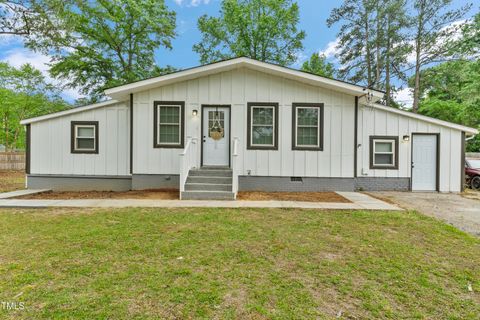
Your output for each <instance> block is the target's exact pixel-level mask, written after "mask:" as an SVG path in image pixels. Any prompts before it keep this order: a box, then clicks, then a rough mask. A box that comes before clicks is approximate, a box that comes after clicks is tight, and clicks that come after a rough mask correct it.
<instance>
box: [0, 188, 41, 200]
mask: <svg viewBox="0 0 480 320" xmlns="http://www.w3.org/2000/svg"><path fill="white" fill-rule="evenodd" d="M47 191H50V189H25V190H16V191H10V192H3V193H0V199H9V198H15V197H20V196H27V195H30V194H35V193H41V192H47Z"/></svg>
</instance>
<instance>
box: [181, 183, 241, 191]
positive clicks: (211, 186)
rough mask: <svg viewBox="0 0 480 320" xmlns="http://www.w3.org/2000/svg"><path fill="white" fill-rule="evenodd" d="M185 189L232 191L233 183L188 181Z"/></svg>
mask: <svg viewBox="0 0 480 320" xmlns="http://www.w3.org/2000/svg"><path fill="white" fill-rule="evenodd" d="M185 191H232V185H231V184H216V183H186V184H185Z"/></svg>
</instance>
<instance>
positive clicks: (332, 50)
mask: <svg viewBox="0 0 480 320" xmlns="http://www.w3.org/2000/svg"><path fill="white" fill-rule="evenodd" d="M339 44H340V40H339V39H338V38H337V39H335V40H334V41H330V42H329V43H328V44H327V47H326V48H325V49H324V50H320V52H319V54H323V55H324V56H325V57H327V58H335V56H336V55H337V53H339V52H340V50H339V48H338V45H339Z"/></svg>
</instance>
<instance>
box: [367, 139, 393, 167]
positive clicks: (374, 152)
mask: <svg viewBox="0 0 480 320" xmlns="http://www.w3.org/2000/svg"><path fill="white" fill-rule="evenodd" d="M377 142H381V143H390V144H391V145H392V151H391V152H385V151H379V152H377V151H376V147H377ZM395 143H396V141H395V140H393V139H392V140H391V139H373V165H374V166H379V167H392V168H393V167H395V166H396V163H395V159H396V155H395V150H396V147H397V146H396V145H395ZM377 154H388V155H392V163H391V164H385V163H376V162H375V158H376V157H375V155H377Z"/></svg>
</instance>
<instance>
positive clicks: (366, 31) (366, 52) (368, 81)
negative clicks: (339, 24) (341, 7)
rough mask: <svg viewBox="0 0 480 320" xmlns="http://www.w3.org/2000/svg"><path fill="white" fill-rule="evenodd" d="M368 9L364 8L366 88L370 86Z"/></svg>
mask: <svg viewBox="0 0 480 320" xmlns="http://www.w3.org/2000/svg"><path fill="white" fill-rule="evenodd" d="M368 18H369V16H368V11H367V9H365V43H366V45H365V54H366V55H367V56H366V62H367V88H371V87H372V61H371V56H370V26H369V21H368Z"/></svg>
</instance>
